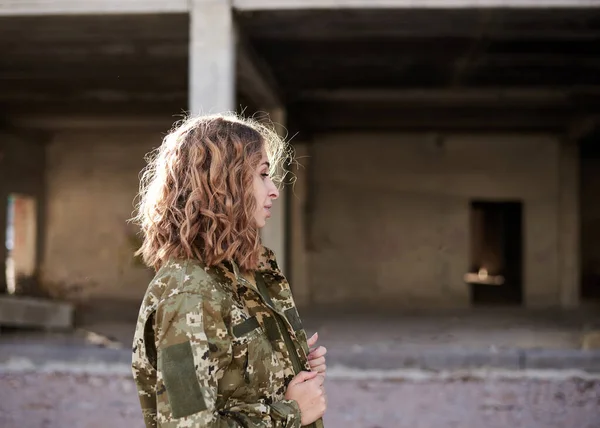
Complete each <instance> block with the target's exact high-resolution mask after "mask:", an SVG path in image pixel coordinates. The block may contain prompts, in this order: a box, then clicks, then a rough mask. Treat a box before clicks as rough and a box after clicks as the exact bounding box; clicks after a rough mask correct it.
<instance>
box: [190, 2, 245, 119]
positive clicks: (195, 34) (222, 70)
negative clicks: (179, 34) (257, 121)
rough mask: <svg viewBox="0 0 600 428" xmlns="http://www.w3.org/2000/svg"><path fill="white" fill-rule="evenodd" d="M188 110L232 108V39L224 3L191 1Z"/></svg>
mask: <svg viewBox="0 0 600 428" xmlns="http://www.w3.org/2000/svg"><path fill="white" fill-rule="evenodd" d="M189 49H190V51H189V101H188V103H189V110H190V113H192V114H199V113H219V112H224V111H231V110H234V108H235V36H234V29H233V16H232V10H231V5H230V3H229V1H227V0H191V1H190V47H189Z"/></svg>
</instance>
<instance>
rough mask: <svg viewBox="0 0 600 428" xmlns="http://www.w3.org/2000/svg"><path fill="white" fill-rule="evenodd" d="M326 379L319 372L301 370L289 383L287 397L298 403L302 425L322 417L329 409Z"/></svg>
mask: <svg viewBox="0 0 600 428" xmlns="http://www.w3.org/2000/svg"><path fill="white" fill-rule="evenodd" d="M324 380H325V378H324V377H323V376H320V375H319V374H318V373H317V372H300V373H298V375H296V377H294V378H293V379H292V380H291V381H290V384H289V385H288V388H287V391H286V392H285V399H286V400H294V401H296V402H297V403H298V407H299V408H300V416H301V419H302V420H301V424H302V426H304V425H309V424H312V423H313V422H314V421H316V420H317V419H320V418H322V417H323V415H324V414H325V410H327V395H326V394H325V387H324V385H323V381H324Z"/></svg>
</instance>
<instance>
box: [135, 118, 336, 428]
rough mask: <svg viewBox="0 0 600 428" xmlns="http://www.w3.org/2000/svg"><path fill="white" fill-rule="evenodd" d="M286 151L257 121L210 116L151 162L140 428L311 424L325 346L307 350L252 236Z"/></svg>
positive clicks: (184, 130)
mask: <svg viewBox="0 0 600 428" xmlns="http://www.w3.org/2000/svg"><path fill="white" fill-rule="evenodd" d="M285 154H286V149H285V143H284V142H283V141H282V140H281V139H280V138H279V137H278V136H277V134H276V133H275V132H274V131H272V130H271V129H269V128H267V127H266V126H264V125H261V124H259V123H258V122H255V121H253V120H249V119H242V118H238V117H236V116H234V115H214V116H204V117H197V118H191V119H187V120H186V121H184V122H183V123H182V124H181V125H179V126H178V127H177V128H176V129H174V130H173V131H172V132H171V133H170V134H169V135H167V137H166V138H165V139H164V141H163V143H162V145H161V146H160V148H159V149H158V151H157V153H156V154H155V156H154V157H153V159H151V160H150V162H149V165H148V167H147V168H146V171H145V173H144V176H143V179H142V185H141V192H140V205H139V209H138V213H137V216H136V220H137V222H138V223H139V224H140V226H141V229H142V232H143V235H144V241H143V244H142V247H141V248H140V250H139V251H138V254H141V255H142V257H143V260H144V262H145V263H146V264H147V265H148V266H151V267H152V268H154V269H155V270H156V276H155V277H154V279H153V280H152V282H151V283H150V285H149V287H148V290H147V291H146V295H145V297H144V301H143V303H142V305H141V308H140V312H139V318H138V323H137V327H136V331H135V338H134V343H133V361H132V367H133V374H134V377H135V381H136V384H137V388H138V392H139V396H140V402H141V406H142V411H143V414H144V421H145V423H146V426H147V427H265V428H266V427H300V426H305V425H310V426H315V427H316V426H322V420H321V417H322V416H323V414H324V412H325V409H326V396H325V390H324V386H323V381H324V375H325V357H324V354H325V349H324V348H323V347H318V348H316V349H313V350H312V351H310V347H312V346H313V345H314V344H315V342H316V339H317V337H316V336H313V337H312V338H311V340H309V341H307V339H306V333H305V331H304V329H303V328H302V324H301V322H300V318H299V316H298V312H297V310H296V307H295V305H294V300H293V297H292V294H291V291H290V287H289V285H288V283H287V281H286V279H285V277H284V276H283V275H282V273H281V271H280V270H279V268H278V266H277V262H276V261H275V257H274V254H273V252H271V251H270V250H269V249H267V248H265V247H263V246H262V245H261V244H260V237H259V229H260V228H262V227H263V226H264V225H265V223H266V221H267V219H268V218H269V217H270V215H271V214H270V210H271V206H272V203H273V201H274V200H275V199H277V197H278V196H279V191H278V189H277V187H276V186H275V185H274V183H273V181H272V179H271V176H270V173H271V172H272V171H274V170H276V167H277V165H278V164H279V163H280V162H281V161H282V159H283V157H284V155H285ZM309 343H310V345H309Z"/></svg>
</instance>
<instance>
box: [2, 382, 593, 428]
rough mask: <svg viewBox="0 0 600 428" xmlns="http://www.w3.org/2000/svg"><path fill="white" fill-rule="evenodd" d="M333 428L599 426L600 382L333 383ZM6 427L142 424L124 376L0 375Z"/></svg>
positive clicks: (123, 427) (129, 427)
mask: <svg viewBox="0 0 600 428" xmlns="http://www.w3.org/2000/svg"><path fill="white" fill-rule="evenodd" d="M327 392H328V396H329V409H328V412H327V414H326V417H325V425H326V426H327V427H329V428H332V427H343V428H359V427H360V428H388V427H389V428H392V427H393V428H396V427H398V428H402V427H406V428H518V427H523V428H599V427H600V380H596V381H592V380H582V379H570V380H542V379H519V380H514V379H513V380H500V379H491V378H490V379H487V380H486V379H484V380H478V379H469V378H465V379H460V380H428V381H415V380H395V381H379V380H343V379H328V380H327ZM0 427H2V428H38V427H39V428H64V427H72V428H100V427H103V428H104V427H111V428H136V427H140V428H141V427H143V423H142V420H141V415H140V411H139V407H138V401H137V396H136V392H135V386H134V384H133V381H132V380H130V379H129V378H128V377H126V376H121V375H84V374H60V373H4V374H0Z"/></svg>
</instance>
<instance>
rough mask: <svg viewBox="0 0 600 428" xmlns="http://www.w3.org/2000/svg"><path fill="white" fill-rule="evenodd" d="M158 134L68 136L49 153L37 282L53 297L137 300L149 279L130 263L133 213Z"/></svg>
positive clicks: (57, 137)
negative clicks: (142, 173)
mask: <svg viewBox="0 0 600 428" xmlns="http://www.w3.org/2000/svg"><path fill="white" fill-rule="evenodd" d="M161 138H162V135H161V133H160V132H150V131H143V130H130V131H126V130H124V131H109V130H102V129H101V130H90V131H75V132H73V131H70V132H64V133H58V134H56V135H55V136H54V138H53V139H52V141H51V142H50V143H49V144H48V146H47V171H46V180H47V193H48V203H47V209H46V214H47V220H46V221H47V242H46V246H45V257H44V264H43V281H44V285H45V286H46V287H48V289H49V290H50V291H51V293H52V294H54V295H60V296H65V297H67V298H69V299H73V300H75V301H79V302H81V301H84V302H85V301H87V300H89V299H90V298H92V297H93V298H95V299H107V300H109V301H110V300H112V299H115V300H137V301H139V300H140V299H141V297H142V296H143V294H144V291H145V289H146V287H147V285H148V282H149V280H150V278H151V273H150V272H149V271H148V270H147V269H146V268H144V267H142V266H141V265H139V264H137V263H136V262H135V260H134V258H133V251H134V248H135V245H136V243H135V232H136V231H137V229H136V228H135V227H134V226H133V225H131V224H128V223H127V220H128V219H129V218H131V216H132V213H133V211H134V198H135V196H136V193H137V191H138V186H139V173H140V170H141V169H142V168H143V167H144V166H145V162H144V155H145V154H146V153H148V152H149V151H150V150H152V149H153V148H154V147H158V146H159V145H160V143H161Z"/></svg>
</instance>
